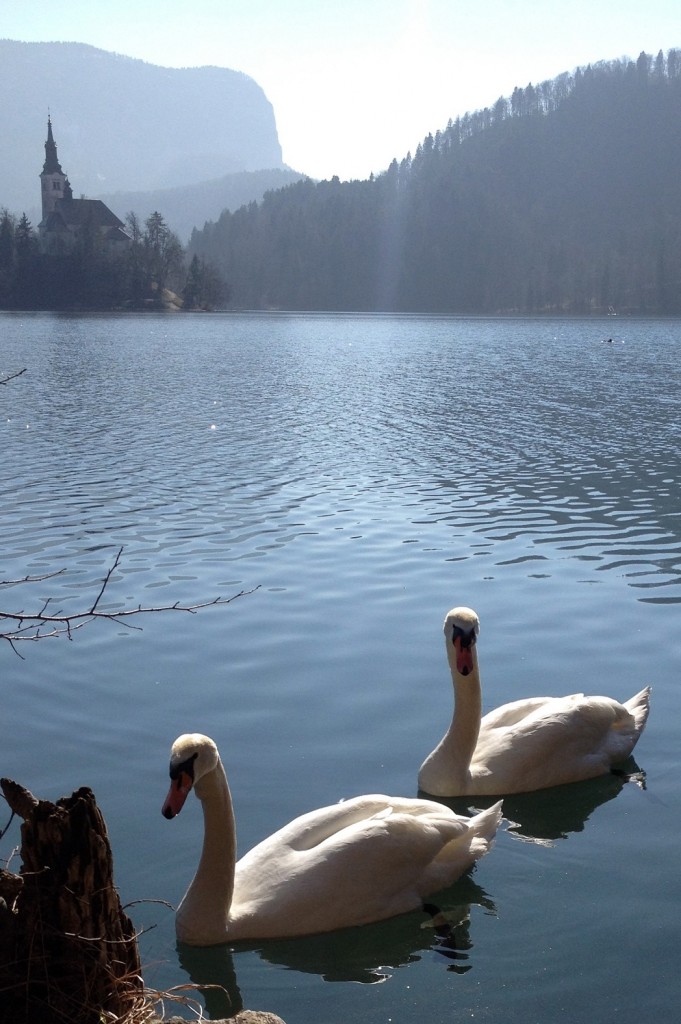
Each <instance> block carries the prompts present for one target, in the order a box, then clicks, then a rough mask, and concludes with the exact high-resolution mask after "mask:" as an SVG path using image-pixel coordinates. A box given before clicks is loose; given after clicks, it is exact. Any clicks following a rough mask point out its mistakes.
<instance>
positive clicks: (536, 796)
mask: <svg viewBox="0 0 681 1024" xmlns="http://www.w3.org/2000/svg"><path fill="white" fill-rule="evenodd" d="M627 783H634V784H635V785H637V786H639V787H640V788H641V789H645V772H643V771H641V769H640V768H639V767H638V765H637V763H636V761H635V760H634V758H633V757H630V758H628V759H627V761H625V762H624V763H623V764H622V765H621V767H620V768H618V769H616V770H613V771H611V772H610V773H609V774H608V775H599V776H598V778H595V779H586V780H585V781H583V782H569V783H567V784H565V785H563V786H552V787H550V788H549V789H538V790H536V791H535V792H534V793H514V794H512V795H511V796H507V797H504V804H503V810H504V817H505V818H506V819H507V820H508V822H509V826H508V829H507V831H508V834H509V835H511V836H513V837H514V838H516V839H524V840H525V841H527V842H535V843H542V844H546V845H551V844H552V843H553V841H554V840H556V839H567V837H568V836H569V835H570V833H572V832H582V831H584V826H585V825H586V823H587V821H588V820H589V818H590V817H591V815H592V814H593V813H594V811H596V810H597V808H599V807H600V806H601V804H605V803H607V802H608V801H609V800H614V799H615V797H616V796H618V795H619V794H620V793H621V792H622V789H623V788H624V786H625V785H627ZM420 795H421V796H427V794H426V793H421V794H420ZM437 799H438V801H439V802H440V803H443V804H446V805H447V807H450V808H451V809H452V810H453V811H455V812H456V813H457V814H466V813H470V811H471V807H472V806H475V807H486V806H488V804H491V803H492V802H493V798H492V797H452V798H446V797H438V798H437Z"/></svg>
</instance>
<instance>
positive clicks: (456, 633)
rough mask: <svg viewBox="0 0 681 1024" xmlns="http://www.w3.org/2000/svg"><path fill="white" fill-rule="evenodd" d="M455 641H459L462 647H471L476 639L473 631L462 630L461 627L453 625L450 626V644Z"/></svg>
mask: <svg viewBox="0 0 681 1024" xmlns="http://www.w3.org/2000/svg"><path fill="white" fill-rule="evenodd" d="M457 639H458V640H460V641H461V646H462V647H472V646H473V644H474V643H475V642H476V640H477V639H478V637H477V634H476V632H475V629H471V630H470V631H469V630H467V629H462V628H461V626H457V625H454V626H452V643H454V641H455V640H457Z"/></svg>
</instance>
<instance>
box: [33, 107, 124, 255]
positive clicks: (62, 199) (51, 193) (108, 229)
mask: <svg viewBox="0 0 681 1024" xmlns="http://www.w3.org/2000/svg"><path fill="white" fill-rule="evenodd" d="M40 188H41V197H42V220H41V221H40V224H39V225H38V237H39V240H40V249H41V252H43V253H47V254H49V255H61V254H62V253H67V252H70V251H71V250H72V249H73V247H74V246H75V244H76V242H77V241H78V239H79V238H82V237H83V235H84V234H85V233H86V232H93V234H95V235H96V236H98V238H99V240H100V243H101V244H102V246H103V248H104V249H105V251H107V252H108V253H111V254H113V253H117V252H125V250H126V249H127V248H128V247H129V245H130V242H131V238H130V235H129V234H128V233H127V232H126V230H125V225H124V224H123V221H122V220H119V218H118V217H117V216H116V214H115V213H112V211H111V210H110V209H109V207H108V206H106V205H105V204H104V203H103V202H102V201H101V199H74V198H73V192H72V190H71V185H70V183H69V179H68V178H67V177H66V175H65V174H64V172H63V171H62V169H61V165H60V163H59V159H58V158H57V146H56V144H55V141H54V137H53V135H52V122H51V120H50V118H49V116H48V118H47V142H46V143H45V165H44V167H43V169H42V173H41V175H40Z"/></svg>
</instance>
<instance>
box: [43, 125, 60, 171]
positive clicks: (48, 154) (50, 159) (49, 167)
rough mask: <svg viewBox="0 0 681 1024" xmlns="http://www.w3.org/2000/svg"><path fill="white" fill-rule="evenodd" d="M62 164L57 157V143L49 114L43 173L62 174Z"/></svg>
mask: <svg viewBox="0 0 681 1024" xmlns="http://www.w3.org/2000/svg"><path fill="white" fill-rule="evenodd" d="M61 173H62V170H61V166H60V164H59V160H58V159H57V144H56V143H55V141H54V138H53V136H52V121H51V119H50V115H49V114H48V115H47V142H46V143H45V163H44V165H43V174H61Z"/></svg>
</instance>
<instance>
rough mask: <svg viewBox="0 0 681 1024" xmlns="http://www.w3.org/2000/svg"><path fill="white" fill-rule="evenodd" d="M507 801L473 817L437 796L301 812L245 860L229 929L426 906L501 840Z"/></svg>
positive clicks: (257, 932)
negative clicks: (425, 900) (497, 834)
mask: <svg viewBox="0 0 681 1024" xmlns="http://www.w3.org/2000/svg"><path fill="white" fill-rule="evenodd" d="M500 818H501V804H496V805H495V806H494V807H493V808H489V809H488V810H487V811H484V812H482V814H481V815H476V816H475V817H474V818H471V819H468V818H464V817H462V816H460V815H457V814H455V813H454V812H453V811H451V810H450V809H449V808H447V807H445V806H444V805H441V804H438V803H436V802H434V801H428V800H410V799H407V798H391V797H387V796H383V795H380V794H379V795H370V796H364V797H357V798H354V799H352V800H347V801H345V802H343V803H340V804H336V805H334V806H332V807H323V808H320V809H319V810H317V811H312V812H310V813H308V814H305V815H302V816H301V817H300V818H296V819H295V820H294V821H292V822H291V823H290V824H289V825H287V826H285V827H284V828H283V829H281V830H279V831H278V832H276V833H274V834H273V835H272V836H270V837H269V838H268V839H265V840H264V841H263V842H262V843H260V844H258V846H256V847H254V848H253V849H252V850H251V851H250V852H249V853H247V854H246V855H245V856H244V857H243V858H242V859H241V860H240V861H239V862H238V863H237V866H236V876H235V888H234V898H233V902H232V910H231V913H230V923H229V935H230V937H234V938H258V937H264V936H268V937H274V936H277V935H289V936H290V935H302V934H312V933H315V932H323V931H331V930H335V929H337V928H344V927H349V926H352V925H360V924H366V923H368V922H370V921H379V920H383V919H384V918H387V917H392V916H393V915H395V914H399V913H404V912H406V911H408V910H412V909H415V908H416V907H418V906H420V905H421V903H422V901H423V898H424V897H425V896H426V895H427V894H428V893H430V892H435V891H436V890H438V889H441V888H444V887H445V886H446V885H448V884H451V883H452V882H453V881H455V880H456V878H458V877H459V876H460V875H461V874H463V872H464V871H466V870H467V869H468V868H469V867H470V866H471V865H472V864H473V863H474V861H475V860H476V859H478V858H479V857H481V856H483V854H484V853H486V852H487V851H488V850H489V848H490V847H491V845H492V842H493V838H494V834H495V832H496V829H497V827H498V824H499V821H500Z"/></svg>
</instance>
